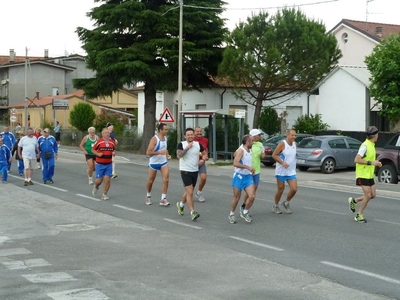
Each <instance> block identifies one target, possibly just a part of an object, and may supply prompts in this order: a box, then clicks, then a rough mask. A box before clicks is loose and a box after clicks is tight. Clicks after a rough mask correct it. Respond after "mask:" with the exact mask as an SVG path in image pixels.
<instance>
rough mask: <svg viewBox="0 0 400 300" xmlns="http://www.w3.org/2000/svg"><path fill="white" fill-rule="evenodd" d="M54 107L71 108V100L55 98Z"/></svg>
mask: <svg viewBox="0 0 400 300" xmlns="http://www.w3.org/2000/svg"><path fill="white" fill-rule="evenodd" d="M53 109H69V100H68V99H53Z"/></svg>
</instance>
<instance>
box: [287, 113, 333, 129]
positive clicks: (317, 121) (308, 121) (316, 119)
mask: <svg viewBox="0 0 400 300" xmlns="http://www.w3.org/2000/svg"><path fill="white" fill-rule="evenodd" d="M321 117H322V115H321V114H316V115H315V116H313V115H312V114H311V115H310V116H308V115H304V116H301V117H298V118H297V120H296V122H295V124H294V125H293V129H294V130H296V132H298V133H310V134H315V133H317V132H318V131H321V130H327V129H328V128H329V125H328V124H326V123H323V122H322V119H321Z"/></svg>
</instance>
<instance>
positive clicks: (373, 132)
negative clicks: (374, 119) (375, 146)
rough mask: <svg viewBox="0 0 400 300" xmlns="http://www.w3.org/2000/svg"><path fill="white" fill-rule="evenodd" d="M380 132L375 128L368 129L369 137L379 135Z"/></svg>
mask: <svg viewBox="0 0 400 300" xmlns="http://www.w3.org/2000/svg"><path fill="white" fill-rule="evenodd" d="M378 132H379V130H378V128H376V127H375V126H369V127H368V129H367V135H368V136H373V135H375V134H377V133H378Z"/></svg>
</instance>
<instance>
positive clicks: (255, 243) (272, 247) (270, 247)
mask: <svg viewBox="0 0 400 300" xmlns="http://www.w3.org/2000/svg"><path fill="white" fill-rule="evenodd" d="M229 238H231V239H234V240H237V241H241V242H244V243H248V244H251V245H255V246H260V247H264V248H267V249H271V250H275V251H285V249H282V248H278V247H274V246H270V245H267V244H261V243H258V242H253V241H250V240H246V239H242V238H240V237H236V236H229Z"/></svg>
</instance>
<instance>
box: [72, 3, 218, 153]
mask: <svg viewBox="0 0 400 300" xmlns="http://www.w3.org/2000/svg"><path fill="white" fill-rule="evenodd" d="M96 2H98V3H101V5H100V6H98V7H95V8H93V9H92V10H91V12H89V13H88V15H89V17H90V18H91V19H92V20H93V21H94V22H95V28H94V29H93V30H88V29H85V28H78V29H77V33H78V36H79V39H80V40H81V41H82V43H83V49H84V50H85V51H86V52H87V54H88V55H87V66H88V68H90V69H92V70H95V71H96V77H95V78H91V79H76V80H75V81H74V86H75V87H76V88H82V89H83V90H84V91H85V94H86V96H87V97H89V98H93V97H97V96H102V95H111V93H112V92H113V91H116V90H117V89H119V88H121V87H122V86H123V85H125V84H129V85H130V84H135V83H137V82H143V83H144V84H145V89H144V93H145V105H144V119H145V126H144V128H143V143H142V147H141V150H142V152H145V149H146V147H147V144H148V142H149V141H150V139H151V137H152V136H153V135H154V132H155V124H156V91H157V90H161V91H165V90H168V91H176V89H177V86H178V61H179V59H178V57H179V55H178V53H179V47H178V45H179V9H177V8H178V4H179V1H178V0H153V1H149V0H146V1H141V0H107V1H106V0H97V1H96ZM184 4H185V5H190V6H191V7H188V6H185V7H184V14H183V58H184V59H183V85H184V86H186V87H191V88H201V87H207V86H210V85H212V82H211V80H210V75H216V73H217V68H218V65H219V63H220V61H221V58H222V49H221V45H222V41H223V37H224V35H225V33H226V29H225V28H224V24H223V20H222V19H221V18H220V14H221V13H222V5H223V1H221V0H207V1H205V0H185V3H184ZM192 6H201V7H210V8H216V9H204V8H200V7H192Z"/></svg>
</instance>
